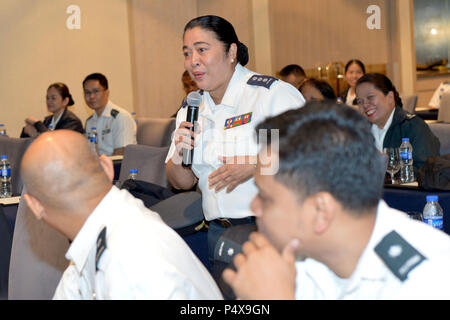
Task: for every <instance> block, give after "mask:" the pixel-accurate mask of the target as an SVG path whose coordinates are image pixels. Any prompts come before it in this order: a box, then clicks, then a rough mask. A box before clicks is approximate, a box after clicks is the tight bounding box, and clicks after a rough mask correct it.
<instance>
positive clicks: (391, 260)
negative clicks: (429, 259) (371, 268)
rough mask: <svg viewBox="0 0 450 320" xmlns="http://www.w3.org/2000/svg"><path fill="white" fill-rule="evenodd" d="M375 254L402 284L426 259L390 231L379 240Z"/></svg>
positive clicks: (395, 233)
mask: <svg viewBox="0 0 450 320" xmlns="http://www.w3.org/2000/svg"><path fill="white" fill-rule="evenodd" d="M375 252H376V253H377V254H378V256H379V257H380V258H381V260H383V262H384V263H385V264H386V266H387V267H388V268H389V270H391V272H392V273H393V274H394V275H395V276H396V277H397V278H398V279H400V280H401V281H402V282H403V281H405V280H406V279H407V278H408V274H409V273H410V272H411V271H412V270H413V269H414V268H415V267H417V266H418V265H419V264H421V263H422V261H424V260H425V259H426V258H425V257H424V256H423V255H422V254H421V253H420V252H419V251H417V250H416V249H415V248H414V247H413V246H411V245H410V244H409V243H408V242H406V240H405V239H403V238H402V237H401V236H400V235H399V234H398V233H397V232H395V231H391V232H390V233H389V234H388V235H386V236H385V237H384V238H383V240H381V242H380V243H379V244H378V245H377V246H376V247H375Z"/></svg>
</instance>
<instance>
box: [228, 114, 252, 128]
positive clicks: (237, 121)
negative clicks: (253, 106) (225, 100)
mask: <svg viewBox="0 0 450 320" xmlns="http://www.w3.org/2000/svg"><path fill="white" fill-rule="evenodd" d="M252 114H253V112H249V113H246V114H241V115H240V116H236V117H233V118H229V119H227V120H225V126H224V129H225V130H227V129H231V128H234V127H239V126H242V125H244V124H247V123H249V122H251V121H252Z"/></svg>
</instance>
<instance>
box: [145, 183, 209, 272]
mask: <svg viewBox="0 0 450 320" xmlns="http://www.w3.org/2000/svg"><path fill="white" fill-rule="evenodd" d="M150 209H151V210H152V211H155V212H157V213H158V214H159V215H160V216H161V218H162V219H163V220H164V222H165V223H166V224H167V225H168V226H169V227H171V228H172V229H174V230H175V231H176V232H178V234H179V235H180V236H181V237H182V238H183V240H184V241H185V242H186V243H187V244H188V246H189V247H190V248H191V250H192V251H193V252H194V253H195V254H196V256H197V257H198V258H199V260H200V261H201V262H202V263H203V264H204V266H205V267H206V268H207V269H208V270H210V272H211V271H212V270H211V269H210V265H209V260H208V239H207V232H205V231H206V227H205V222H204V215H203V209H202V196H201V194H200V193H199V192H196V191H189V192H183V193H178V194H176V195H174V196H172V197H170V198H168V199H165V200H163V201H161V202H159V203H158V204H156V205H154V206H152V207H150Z"/></svg>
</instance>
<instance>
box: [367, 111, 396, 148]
mask: <svg viewBox="0 0 450 320" xmlns="http://www.w3.org/2000/svg"><path fill="white" fill-rule="evenodd" d="M394 111H395V108H394V109H392V112H391V115H390V116H389V118H388V121H386V123H385V124H384V127H383V129H380V128H378V126H377V125H376V124H375V123H373V124H372V128H371V130H372V135H373V137H374V138H375V147H376V148H377V149H378V150H379V151H380V152H383V143H384V137H386V133H387V132H388V130H389V128H390V127H391V124H392V119H394Z"/></svg>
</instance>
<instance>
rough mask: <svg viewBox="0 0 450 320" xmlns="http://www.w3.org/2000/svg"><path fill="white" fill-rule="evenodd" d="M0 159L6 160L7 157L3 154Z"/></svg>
mask: <svg viewBox="0 0 450 320" xmlns="http://www.w3.org/2000/svg"><path fill="white" fill-rule="evenodd" d="M0 159H8V156H7V155H6V154H4V155H2V156H1V157H0Z"/></svg>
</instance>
